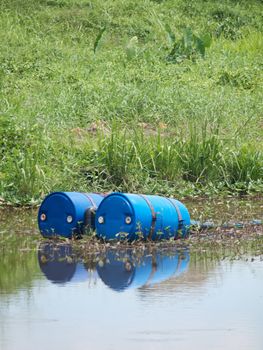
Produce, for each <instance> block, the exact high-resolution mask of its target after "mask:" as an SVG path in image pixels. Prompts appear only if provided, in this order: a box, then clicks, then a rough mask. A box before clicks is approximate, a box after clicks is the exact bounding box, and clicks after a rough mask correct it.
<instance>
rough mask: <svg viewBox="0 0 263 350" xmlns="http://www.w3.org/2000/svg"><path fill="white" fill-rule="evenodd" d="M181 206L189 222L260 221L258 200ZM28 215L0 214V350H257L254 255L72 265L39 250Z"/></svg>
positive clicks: (261, 294)
mask: <svg viewBox="0 0 263 350" xmlns="http://www.w3.org/2000/svg"><path fill="white" fill-rule="evenodd" d="M187 205H188V206H189V207H191V206H192V210H191V211H192V212H194V216H195V217H194V218H195V219H199V218H201V219H202V217H203V218H205V219H212V220H215V219H218V221H222V222H224V221H225V220H227V221H230V220H237V221H239V220H252V219H262V201H254V202H246V201H242V202H237V201H236V200H229V201H225V202H219V203H218V201H217V203H215V204H214V205H211V202H210V203H208V202H201V203H200V206H199V205H198V203H192V204H191V203H187ZM209 206H210V210H209ZM218 208H219V209H218ZM35 216H36V212H35V211H32V212H24V211H21V210H18V211H13V210H11V211H2V212H1V211H0V219H1V229H0V238H1V245H0V350H17V349H19V350H31V349H32V350H35V349H38V350H42V349H43V350H46V349H50V348H51V349H63V350H71V349H76V350H82V349H83V350H84V349H85V350H86V349H93V350H104V349H105V350H106V349H107V350H108V349H113V350H116V349H124V348H125V349H128V350H129V349H134V348H136V349H153V350H155V349H156V350H159V349H180V350H192V349H193V350H196V349H213V350H219V349H224V350H228V349H231V350H233V349H240V350H251V349H253V350H262V349H263V333H262V330H261V329H262V324H263V257H262V255H261V256H260V255H258V254H256V255H255V254H254V255H253V251H250V250H247V251H242V254H241V256H239V253H238V256H234V257H233V256H232V255H231V254H222V251H224V252H225V250H224V249H223V250H222V251H220V253H219V254H214V253H213V252H212V251H207V247H206V249H204V250H203V249H202V248H200V249H194V248H193V246H190V248H187V247H186V248H182V247H181V248H180V247H177V248H175V247H173V248H169V249H168V248H167V249H163V248H162V249H154V248H148V249H143V248H142V247H141V248H139V249H111V250H109V249H108V250H106V251H104V252H99V253H98V251H96V252H95V251H88V252H86V254H84V255H83V256H82V255H80V256H77V257H76V255H75V254H74V252H73V251H72V247H71V246H70V245H68V244H63V245H48V244H46V243H43V241H42V242H40V241H41V240H39V234H38V232H37V229H36V220H35ZM14 223H15V225H14ZM261 232H262V231H261ZM28 237H30V238H28ZM204 240H205V238H204ZM229 240H231V238H230V239H229ZM259 242H261V243H260V244H262V240H261V241H259ZM234 244H239V243H238V242H237V243H235V241H234ZM36 246H38V250H36V249H35V248H36ZM29 247H30V248H31V249H29ZM232 247H233V244H232ZM32 248H34V249H32ZM258 248H260V249H256V250H255V251H257V252H258V251H260V252H262V246H261V247H258ZM229 249H232V248H229ZM237 251H238V252H239V250H237ZM220 254H222V255H220Z"/></svg>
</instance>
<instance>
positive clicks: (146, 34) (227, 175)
mask: <svg viewBox="0 0 263 350" xmlns="http://www.w3.org/2000/svg"><path fill="white" fill-rule="evenodd" d="M262 9H263V5H262V4H261V3H260V2H259V1H257V0H251V1H244V0H242V1H239V2H238V3H235V6H233V2H231V1H228V0H225V1H223V2H222V1H219V0H216V1H212V0H211V1H206V2H205V3H204V2H203V1H201V0H198V1H194V2H191V3H190V2H185V1H183V0H176V1H171V0H167V1H151V0H146V1H144V2H134V1H132V0H128V1H124V0H116V1H112V0H107V1H106V2H104V3H103V4H102V3H101V1H99V0H95V1H92V2H87V1H85V0H59V1H58V0H52V1H50V0H41V1H37V0H30V1H20V0H2V1H1V2H0V197H3V198H4V200H6V201H11V202H13V203H28V202H32V203H34V202H36V201H38V200H39V198H41V197H42V196H43V195H44V193H46V192H49V191H51V190H55V189H74V190H98V191H104V190H114V189H118V190H132V191H141V192H142V191H144V192H158V193H168V194H172V193H174V194H176V193H181V194H196V193H208V194H209V193H210V192H211V191H214V190H215V191H216V192H222V191H223V192H224V191H227V192H228V193H240V192H241V193H244V192H249V193H250V192H254V191H261V190H262V109H263V102H262V86H263V76H262V29H263V25H262V18H261V12H262ZM187 28H188V29H187ZM209 46H210V47H209ZM171 53H172V54H173V55H172V58H173V59H172V60H170V61H169V60H167V56H169V54H171ZM215 121H218V123H219V124H220V131H219V130H217V127H215ZM96 123H97V124H98V125H105V126H106V129H105V128H104V129H103V128H101V130H100V131H98V130H97V131H96V132H94V131H92V130H91V129H92V127H93V126H94V124H96ZM97 129H98V128H97ZM99 129H100V128H99ZM237 135H238V140H235V138H237ZM236 141H237V142H236Z"/></svg>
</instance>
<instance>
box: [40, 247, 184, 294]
mask: <svg viewBox="0 0 263 350" xmlns="http://www.w3.org/2000/svg"><path fill="white" fill-rule="evenodd" d="M189 260H190V258H189V253H188V252H187V251H180V252H179V251H176V250H172V251H167V250H163V251H162V250H156V251H154V252H149V251H147V250H146V251H143V252H141V251H140V250H138V251H136V249H135V250H132V249H124V250H111V249H109V250H107V251H106V252H104V253H101V254H98V253H94V255H93V256H92V257H91V258H90V259H89V261H88V262H87V261H86V262H85V263H83V262H82V260H79V259H76V258H75V257H74V254H73V251H72V246H71V245H70V244H60V245H58V244H55V243H42V244H41V245H40V247H39V252H38V262H39V266H40V269H41V271H42V272H43V274H44V275H45V276H46V278H47V279H48V280H50V281H51V282H53V283H66V282H70V283H78V282H85V281H88V280H89V281H90V280H93V281H95V280H96V279H97V276H99V278H100V279H101V280H102V282H103V283H104V284H105V285H106V286H108V287H109V288H111V289H113V290H115V291H123V290H125V289H131V288H133V289H134V288H140V287H143V286H149V285H153V284H158V283H161V282H163V281H165V280H168V279H169V278H171V277H174V276H180V275H181V274H182V273H183V272H185V271H186V270H187V269H188V265H189Z"/></svg>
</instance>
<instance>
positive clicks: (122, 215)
mask: <svg viewBox="0 0 263 350" xmlns="http://www.w3.org/2000/svg"><path fill="white" fill-rule="evenodd" d="M189 226H190V215H189V212H188V210H187V208H186V207H185V206H184V205H183V204H182V203H181V202H179V201H178V200H176V199H173V198H166V197H160V196H152V195H140V194H128V193H118V192H117V193H112V194H110V195H108V196H107V197H106V198H104V199H103V201H102V202H101V203H100V205H99V207H98V210H97V212H96V218H95V227H96V232H97V236H98V237H100V238H103V239H105V240H112V239H128V240H130V241H132V240H135V239H138V238H144V239H152V240H161V239H169V238H171V237H175V238H178V237H186V235H187V233H188V228H189Z"/></svg>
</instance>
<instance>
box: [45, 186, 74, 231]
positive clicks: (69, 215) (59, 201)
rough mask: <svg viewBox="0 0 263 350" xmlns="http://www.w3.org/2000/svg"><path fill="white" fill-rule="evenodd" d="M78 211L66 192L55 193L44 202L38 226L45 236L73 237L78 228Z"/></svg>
mask: <svg viewBox="0 0 263 350" xmlns="http://www.w3.org/2000/svg"><path fill="white" fill-rule="evenodd" d="M75 220H76V210H75V207H74V205H73V203H72V201H71V199H70V197H69V196H68V195H67V194H66V193H65V192H54V193H51V194H50V195H48V196H47V197H46V198H45V199H44V201H43V202H42V204H41V206H40V208H39V211H38V225H39V229H40V232H41V234H42V235H43V236H45V237H48V236H54V235H61V236H64V237H71V235H72V230H73V229H74V227H75V226H76V221H75Z"/></svg>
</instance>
